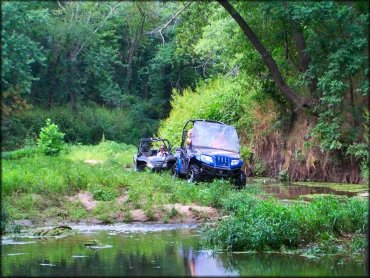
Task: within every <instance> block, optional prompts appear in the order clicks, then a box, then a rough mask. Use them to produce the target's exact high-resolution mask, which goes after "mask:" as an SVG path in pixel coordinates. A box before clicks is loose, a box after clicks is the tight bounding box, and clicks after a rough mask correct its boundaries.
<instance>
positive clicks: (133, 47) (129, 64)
mask: <svg viewBox="0 0 370 278" xmlns="http://www.w3.org/2000/svg"><path fill="white" fill-rule="evenodd" d="M135 50H136V42H135V41H134V42H133V43H132V45H131V47H130V50H129V53H128V59H127V73H126V81H125V91H126V92H129V91H130V85H131V79H132V64H133V61H134V53H135Z"/></svg>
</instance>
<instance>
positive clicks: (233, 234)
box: [208, 195, 368, 250]
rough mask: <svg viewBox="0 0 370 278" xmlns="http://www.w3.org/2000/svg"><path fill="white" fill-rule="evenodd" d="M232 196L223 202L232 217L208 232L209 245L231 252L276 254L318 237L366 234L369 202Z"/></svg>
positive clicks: (338, 199) (323, 198) (313, 240)
mask: <svg viewBox="0 0 370 278" xmlns="http://www.w3.org/2000/svg"><path fill="white" fill-rule="evenodd" d="M244 197H245V198H243V197H242V195H235V196H234V197H233V198H232V199H229V200H227V201H226V202H225V201H224V203H223V204H224V207H225V208H226V209H228V210H230V211H233V212H234V213H233V214H232V215H231V217H229V218H227V219H225V220H222V221H221V222H220V223H219V225H218V226H217V227H216V228H214V229H213V230H211V231H210V233H209V235H208V242H209V243H210V244H211V245H213V246H220V247H221V248H226V249H230V250H271V249H273V250H278V249H279V248H281V247H282V246H286V247H298V246H299V245H301V244H309V243H312V242H315V240H320V239H319V238H317V237H318V236H320V234H328V235H340V234H341V233H365V231H366V230H367V215H368V201H367V200H361V199H357V198H343V199H340V198H336V197H319V198H315V199H314V200H313V201H312V202H311V203H303V202H296V203H292V204H290V205H286V204H283V203H281V202H279V201H278V200H276V199H274V198H270V199H267V200H262V199H259V198H257V197H254V196H249V197H247V196H244Z"/></svg>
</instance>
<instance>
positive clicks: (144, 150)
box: [141, 147, 152, 157]
mask: <svg viewBox="0 0 370 278" xmlns="http://www.w3.org/2000/svg"><path fill="white" fill-rule="evenodd" d="M141 153H142V154H143V155H145V156H146V157H149V156H151V155H152V151H151V150H150V149H149V148H145V147H144V148H142V149H141Z"/></svg>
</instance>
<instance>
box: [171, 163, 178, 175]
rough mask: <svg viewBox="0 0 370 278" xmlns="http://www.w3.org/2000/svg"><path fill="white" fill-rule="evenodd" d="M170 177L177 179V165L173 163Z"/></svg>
mask: <svg viewBox="0 0 370 278" xmlns="http://www.w3.org/2000/svg"><path fill="white" fill-rule="evenodd" d="M171 175H172V177H174V178H177V177H178V176H179V174H178V173H177V163H174V164H173V165H172V167H171Z"/></svg>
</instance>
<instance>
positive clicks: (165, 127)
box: [158, 76, 254, 145]
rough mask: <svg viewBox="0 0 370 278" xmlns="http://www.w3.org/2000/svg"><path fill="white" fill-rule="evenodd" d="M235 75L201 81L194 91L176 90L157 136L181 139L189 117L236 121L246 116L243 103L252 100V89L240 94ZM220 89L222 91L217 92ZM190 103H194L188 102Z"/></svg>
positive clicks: (173, 141) (179, 140) (249, 102)
mask: <svg viewBox="0 0 370 278" xmlns="http://www.w3.org/2000/svg"><path fill="white" fill-rule="evenodd" d="M238 80H239V79H238V78H233V77H221V76H220V77H218V78H214V79H212V80H209V81H208V82H203V83H200V84H199V85H198V86H197V88H196V89H195V91H192V90H190V89H186V90H184V91H183V92H182V93H180V92H178V91H175V92H174V94H173V99H172V101H171V105H172V110H171V113H170V116H169V118H167V119H166V120H165V121H162V122H161V124H160V128H159V131H158V133H159V136H161V137H163V138H168V139H169V140H170V141H171V142H172V143H173V144H175V145H177V144H180V142H181V132H182V128H183V126H184V124H185V123H186V121H187V120H189V119H203V118H204V119H210V120H217V121H222V122H224V123H226V124H232V125H235V123H236V122H237V121H238V120H239V119H241V118H242V117H248V113H246V114H244V113H245V110H244V109H243V107H242V105H245V104H247V103H248V104H249V105H250V104H251V102H252V101H251V98H252V96H253V94H254V92H253V91H251V92H249V93H246V94H242V91H243V89H242V85H244V84H243V83H242V84H240V83H239V82H238ZM220 92H222V93H220ZM190 103H193V104H194V105H189V104H190Z"/></svg>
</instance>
